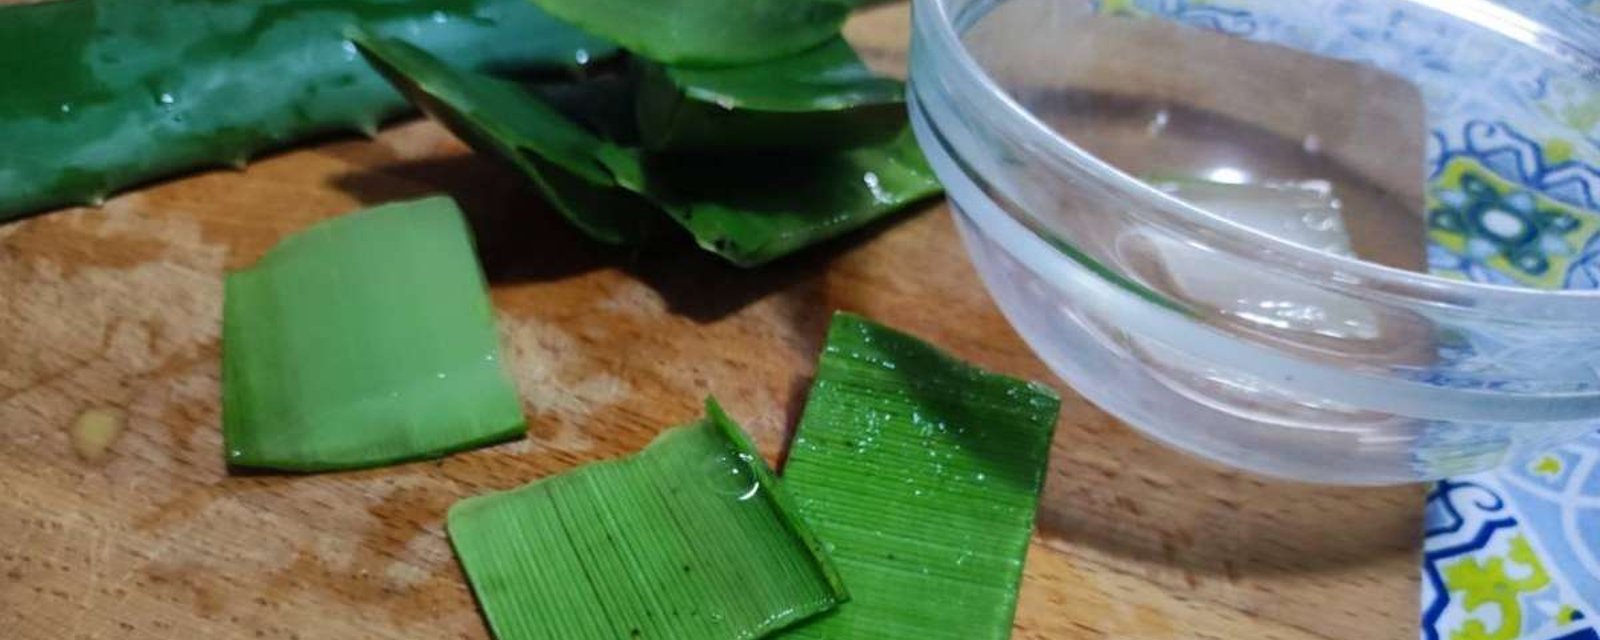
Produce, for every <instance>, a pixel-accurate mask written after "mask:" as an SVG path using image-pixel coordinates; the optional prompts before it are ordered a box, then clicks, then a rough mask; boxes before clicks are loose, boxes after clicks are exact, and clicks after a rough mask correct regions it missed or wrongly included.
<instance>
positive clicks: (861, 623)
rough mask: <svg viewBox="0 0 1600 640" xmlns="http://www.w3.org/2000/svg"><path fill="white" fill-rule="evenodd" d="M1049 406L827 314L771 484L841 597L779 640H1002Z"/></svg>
mask: <svg viewBox="0 0 1600 640" xmlns="http://www.w3.org/2000/svg"><path fill="white" fill-rule="evenodd" d="M1060 406H1061V402H1060V400H1059V399H1058V398H1057V397H1056V395H1055V394H1054V393H1053V392H1051V391H1050V390H1049V389H1046V388H1044V387H1042V386H1039V385H1036V384H1032V383H1028V382H1025V381H1022V380H1017V379H1013V378H1008V377H1005V376H1000V375H995V374H992V373H987V372H984V371H982V370H979V369H977V368H974V367H972V366H970V365H967V364H965V363H962V362H960V361H958V360H956V359H954V358H951V357H950V356H948V355H945V354H944V353H941V352H940V351H939V350H937V349H935V348H934V347H932V346H929V345H928V344H926V343H924V342H922V341H920V340H917V339H916V338H913V337H911V336H908V335H906V334H903V333H900V332H897V331H894V330H892V329H888V328H885V327H883V326H880V325H877V324H874V323H872V322H869V321H867V320H864V319H862V318H860V317H857V316H853V315H849V314H838V315H836V316H834V319H833V324H832V327H831V328H830V329H829V330H828V340H827V345H826V347H824V350H823V353H822V359H821V362H820V363H819V365H818V370H817V377H816V383H815V384H814V385H813V386H812V388H811V396H810V398H809V399H808V400H807V401H806V407H805V412H804V414H803V415H802V417H801V420H800V426H799V429H798V431H797V433H796V435H795V440H794V444H793V448H792V449H791V450H790V453H789V462H788V464H787V465H786V466H785V467H784V473H783V482H784V488H785V489H787V490H788V491H789V492H790V494H791V495H793V496H794V498H795V501H796V503H797V504H798V506H799V509H800V515H801V516H802V517H803V518H804V519H805V520H806V522H807V523H809V524H810V525H811V526H812V527H813V528H814V529H815V530H816V532H817V535H818V537H820V538H821V539H822V540H824V541H826V543H827V549H828V552H829V555H831V556H832V557H833V559H834V562H835V564H837V566H838V567H839V574H840V575H841V576H843V577H844V580H845V584H848V585H849V586H850V593H851V596H852V598H851V601H850V602H849V603H847V604H845V605H842V606H840V607H839V609H838V611H837V612H835V613H833V614H830V615H828V616H824V617H821V618H818V619H817V620H816V621H814V622H811V623H808V624H806V625H803V626H800V627H796V628H795V629H793V630H792V631H790V632H788V633H787V634H784V635H782V636H781V637H784V638H826V639H830V640H846V639H856V638H861V639H867V638H871V639H873V640H894V639H897V638H905V639H907V640H911V639H915V640H929V639H938V638H951V639H960V640H981V639H984V638H996V639H999V638H1009V637H1011V619H1012V615H1013V613H1014V612H1015V609H1016V593H1017V587H1018V585H1019V583H1020V581H1021V578H1022V562H1023V556H1024V555H1025V554H1026V552H1027V547H1028V538H1029V535H1030V533H1031V532H1032V530H1033V518H1034V511H1035V509H1036V507H1037V504H1038V495H1039V490H1040V487H1041V486H1042V484H1043V482H1044V475H1045V468H1046V465H1047V464H1048V460H1049V454H1050V439H1051V435H1052V433H1053V432H1054V431H1055V424H1056V418H1057V414H1058V412H1059V410H1060Z"/></svg>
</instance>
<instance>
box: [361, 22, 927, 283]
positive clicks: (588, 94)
mask: <svg viewBox="0 0 1600 640" xmlns="http://www.w3.org/2000/svg"><path fill="white" fill-rule="evenodd" d="M537 4H539V5H540V6H541V7H542V8H543V9H544V10H546V11H548V12H550V13H551V14H552V15H555V16H557V17H558V18H563V19H567V20H570V21H571V22H572V23H573V24H574V25H576V26H577V27H581V28H583V29H585V30H588V31H590V32H591V33H592V35H594V36H596V37H602V38H606V39H610V40H614V41H616V42H619V43H621V46H622V47H623V48H625V49H626V50H627V51H628V52H629V55H628V56H627V60H626V61H625V62H626V64H619V65H617V66H619V67H625V68H626V70H625V71H624V72H621V73H618V74H614V75H601V76H599V77H594V78H590V79H588V80H586V81H582V82H578V83H567V84H564V85H559V86H552V85H549V84H545V85H527V84H519V83H517V82H513V81H511V80H507V79H503V78H499V77H496V76H493V75H490V74H487V73H481V72H474V71H472V70H470V69H466V68H462V67H459V66H455V65H452V64H450V63H449V62H448V61H446V60H443V59H441V58H439V57H438V56H435V55H433V54H430V53H429V52H428V51H426V50H425V49H423V48H421V47H418V46H415V45H413V44H411V43H408V42H405V41H404V40H401V39H397V38H387V37H383V36H382V35H378V34H362V35H359V36H357V37H356V38H355V42H356V44H357V45H358V46H359V47H360V48H361V51H362V52H363V53H365V54H366V56H367V57H368V58H369V59H370V60H371V61H372V63H373V64H374V66H376V67H377V68H378V69H379V70H381V71H382V72H383V74H384V76H385V77H387V78H388V79H389V80H390V82H392V83H393V84H394V85H395V86H396V87H397V88H398V89H400V91H401V93H403V94H405V95H406V96H407V97H408V98H409V99H410V100H411V101H412V102H413V103H415V104H417V105H418V106H420V107H421V108H422V109H423V110H424V111H426V112H427V113H429V114H431V115H432V116H433V117H435V118H436V119H438V120H439V121H440V122H442V123H444V124H445V125H446V126H448V127H450V128H451V129H452V130H453V131H455V132H456V133H457V134H458V135H459V136H461V137H462V138H463V139H464V140H465V141H467V142H468V143H469V144H471V145H472V146H473V147H475V148H477V149H478V150H479V151H481V152H483V153H485V154H488V155H490V156H493V157H495V158H498V159H500V160H501V161H503V162H504V163H506V164H508V165H510V166H512V167H514V168H515V169H516V170H518V171H519V172H521V173H522V174H524V175H525V176H527V178H528V180H529V181H531V182H532V183H533V184H535V185H537V186H538V187H539V189H540V190H541V191H542V192H543V193H544V194H545V196H546V198H547V199H548V200H549V201H550V202H551V203H552V204H553V205H554V206H555V208H556V209H557V210H558V211H559V212H560V213H561V214H562V215H564V216H566V217H567V219H568V220H570V221H571V222H572V223H573V224H574V225H575V226H577V227H578V228H579V229H581V230H583V231H584V232H586V233H588V234H589V235H590V236H592V237H594V238H595V239H597V240H600V241H602V242H607V243H613V244H626V243H638V242H643V241H647V240H649V239H650V238H652V237H653V236H658V235H662V234H663V233H664V231H665V229H664V228H663V227H664V226H665V225H666V224H667V223H669V221H670V222H675V223H676V224H677V225H678V226H680V227H681V228H682V229H684V230H686V231H687V232H688V233H689V235H691V236H692V237H693V238H694V240H695V241H696V242H697V243H698V244H699V245H700V246H701V247H702V248H704V249H706V250H707V251H711V252H713V253H716V254H718V255H720V256H722V257H723V258H726V259H727V260H728V261H730V262H732V263H734V264H737V265H740V266H753V265H758V264H761V263H765V262H768V261H770V260H773V259H776V258H779V257H782V256H784V255H787V254H789V253H792V252H794V251H796V250H798V249H801V248H804V247H807V246H810V245H812V244H815V243H818V242H821V241H823V240H827V239H829V238H832V237H835V236H838V235H840V234H843V233H845V232H848V231H850V230H853V229H856V228H859V227H861V226H863V225H866V224H868V223H870V222H872V221H874V220H877V219H879V218H882V217H884V216H886V215H888V214H890V213H893V212H895V211H898V210H901V209H903V208H905V207H906V206H907V205H909V204H911V203H914V202H916V201H918V200H921V199H923V198H926V197H928V196H930V195H933V194H936V193H938V192H939V185H938V183H937V182H936V181H935V180H934V178H933V175H932V172H931V171H930V170H929V168H928V166H927V164H926V162H925V161H924V159H923V158H922V155H921V153H920V151H918V149H917V146H916V143H915V141H914V140H913V139H912V137H911V135H910V133H909V131H908V127H907V123H906V115H905V106H904V89H903V87H902V85H901V84H900V83H899V82H898V81H895V80H892V79H888V78H883V77H878V76H876V75H874V74H873V73H872V72H871V71H869V70H868V69H867V68H866V66H865V65H863V64H862V62H861V60H860V58H859V57H857V55H856V53H855V51H854V50H852V49H851V48H850V46H849V45H848V44H847V43H845V41H844V40H843V39H841V38H840V36H839V26H840V23H841V21H842V20H843V19H844V17H845V16H846V15H847V14H848V11H849V8H850V6H851V5H850V4H849V3H839V2H824V1H819V0H762V1H747V0H739V1H733V2H717V1H706V0H697V1H691V2H684V1H676V2H632V1H604V2H596V1H593V0H583V1H567V0H539V2H537Z"/></svg>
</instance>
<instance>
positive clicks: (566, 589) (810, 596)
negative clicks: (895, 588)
mask: <svg viewBox="0 0 1600 640" xmlns="http://www.w3.org/2000/svg"><path fill="white" fill-rule="evenodd" d="M706 413H707V415H706V418H705V419H703V420H701V421H700V422H698V423H696V424H693V425H689V426H684V427H679V428H676V429H672V430H670V431H667V432H665V433H663V434H662V435H661V436H660V437H658V438H657V439H656V441H655V442H654V443H651V445H650V446H649V447H647V448H646V449H645V450H644V451H643V452H641V453H639V454H637V455H634V456H632V457H630V458H625V459H621V460H612V461H607V462H599V463H595V464H591V465H588V466H585V467H582V468H580V469H577V470H574V471H570V472H567V473H564V474H561V475H558V476H555V477H551V478H546V479H544V480H540V481H538V482H535V483H533V484H530V485H527V486H524V487H522V488H519V489H515V490H512V491H506V492H502V493H496V494H490V495H486V496H480V497H476V498H470V499H467V500H464V501H462V502H460V503H458V504H457V505H455V506H454V507H452V508H451V509H450V514H449V518H448V527H449V531H450V541H451V543H452V544H453V545H454V546H455V550H456V554H457V555H458V556H459V557H460V558H461V565H462V567H463V568H464V569H465V570H466V573H467V578H468V580H469V581H470V582H471V583H472V589H473V592H474V593H476V594H477V597H478V602H479V603H480V604H481V605H482V606H483V611H484V614H485V615H486V616H487V617H488V619H489V626H490V627H491V628H492V629H493V630H494V635H495V637H496V638H498V639H499V640H533V639H543V638H561V639H562V640H584V639H585V638H596V639H600V638H603V639H606V640H611V639H613V638H694V639H696V640H718V639H721V638H760V637H763V636H766V635H767V634H769V633H771V632H772V631H774V630H777V629H781V628H783V627H786V626H788V625H791V624H793V623H795V622H798V621H801V620H804V619H806V618H809V617H811V616H814V615H816V614H818V613H821V612H824V611H828V610H830V609H832V608H834V607H835V606H836V605H837V603H839V602H841V601H843V600H845V599H846V594H845V591H844V587H843V585H842V584H841V583H840V581H839V577H838V575H837V573H836V572H835V571H834V569H833V566H832V564H831V563H830V562H829V560H828V558H827V555H826V554H825V553H823V551H822V550H821V545H820V544H819V543H818V542H817V540H816V538H815V537H814V536H813V535H812V534H811V532H810V530H809V529H808V528H807V526H806V524H805V523H804V522H802V521H800V520H799V519H798V518H796V517H795V516H794V515H793V513H794V510H793V508H792V507H791V505H790V504H789V498H788V497H787V496H786V495H785V494H784V492H783V489H782V488H781V487H779V486H778V483H777V482H776V480H775V479H774V478H773V476H772V472H771V470H769V469H768V468H767V466H766V463H765V462H763V461H762V460H761V457H760V455H759V454H757V453H756V450H755V448H754V447H752V446H751V444H750V441H749V440H748V439H746V437H745V436H744V434H743V432H741V431H740V430H739V427H738V425H735V424H734V423H733V421H731V420H729V419H728V417H727V416H726V415H724V414H723V413H722V410H721V409H720V408H718V407H717V405H716V403H715V401H711V400H708V401H707V402H706Z"/></svg>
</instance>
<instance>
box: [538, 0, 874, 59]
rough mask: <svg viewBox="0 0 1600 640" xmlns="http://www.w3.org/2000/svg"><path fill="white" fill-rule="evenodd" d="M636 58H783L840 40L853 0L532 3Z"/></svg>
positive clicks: (579, 0)
mask: <svg viewBox="0 0 1600 640" xmlns="http://www.w3.org/2000/svg"><path fill="white" fill-rule="evenodd" d="M533 3H534V4H536V5H539V6H540V7H541V8H543V9H544V10H545V11H549V12H550V13H551V14H552V15H555V16H557V17H560V18H562V19H564V20H567V21H569V22H571V23H572V24H574V25H577V26H578V27H580V28H582V29H584V30H585V31H588V32H590V33H593V34H595V35H597V36H600V37H602V38H605V39H607V40H611V41H614V42H616V43H618V44H620V45H622V47H623V48H624V49H627V50H628V51H631V52H633V53H635V54H638V55H640V56H643V57H645V58H649V59H651V60H655V61H657V62H664V63H668V64H686V65H705V66H718V65H734V64H745V63H750V62H760V61H763V60H771V59H774V58H781V57H783V56H786V55H789V54H792V53H798V52H800V51H804V50H806V49H809V48H811V47H814V46H816V45H818V44H821V43H822V42H823V41H826V40H828V39H829V38H832V37H835V36H837V35H838V34H839V29H840V27H841V26H843V24H844V20H845V18H847V17H849V15H850V10H851V9H853V8H855V5H856V3H855V2H853V1H852V0H533Z"/></svg>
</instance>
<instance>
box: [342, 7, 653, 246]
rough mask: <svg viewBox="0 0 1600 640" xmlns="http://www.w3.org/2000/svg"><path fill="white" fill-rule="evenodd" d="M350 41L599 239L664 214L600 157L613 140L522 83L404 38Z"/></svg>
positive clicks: (618, 238)
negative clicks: (447, 59) (460, 64)
mask: <svg viewBox="0 0 1600 640" xmlns="http://www.w3.org/2000/svg"><path fill="white" fill-rule="evenodd" d="M354 42H355V43H356V45H357V46H358V47H359V49H360V50H361V51H362V52H363V53H364V54H365V55H366V57H367V58H368V59H369V60H370V61H371V62H372V64H373V65H374V66H375V67H377V68H378V69H379V71H381V72H382V74H383V76H384V77H385V78H387V79H388V80H389V81H390V82H391V83H392V84H393V85H394V86H395V87H396V88H398V89H399V90H400V92H401V93H402V94H404V95H405V96H406V97H407V98H409V99H410V100H411V101H412V102H413V103H415V104H416V105H417V106H418V107H420V108H421V109H422V110H423V111H425V112H427V113H428V115H430V116H432V117H433V118H434V119H436V120H438V121H440V122H441V123H443V124H444V125H445V126H447V127H449V128H450V130H451V131H453V132H455V134H456V135H458V136H460V137H461V139H462V140H464V141H466V142H467V144H469V145H471V146H472V147H473V148H474V149H477V150H478V151H480V152H483V153H485V154H488V155H490V156H491V157H494V158H498V159H499V160H501V161H503V162H505V163H507V164H509V165H511V166H512V167H513V168H515V169H517V170H518V171H520V172H521V173H523V174H524V175H526V176H527V177H528V179H529V180H531V181H532V182H533V183H534V184H535V185H537V186H538V187H539V189H540V190H541V191H543V192H544V194H545V196H546V197H547V198H548V199H549V200H550V202H551V203H552V204H554V205H555V206H556V209H557V210H558V211H560V212H561V213H562V214H563V215H564V216H566V218H567V219H568V220H569V221H570V222H572V224H573V225H575V226H577V227H578V228H579V229H581V230H583V231H584V232H585V233H587V234H589V235H590V236H591V237H593V238H595V239H596V240H600V241H601V242H606V243H610V244H624V243H634V242H639V241H642V240H644V239H645V238H647V237H649V236H650V235H652V234H653V233H654V231H653V230H654V229H655V228H656V227H657V226H659V225H660V224H661V222H662V221H661V214H660V212H659V210H658V209H656V208H655V207H654V206H652V205H651V204H650V203H649V202H648V201H646V200H644V199H643V198H640V197H639V196H638V195H636V194H634V193H633V192H631V191H629V190H627V189H623V188H621V187H619V186H617V185H616V183H615V181H614V180H613V179H612V177H611V173H610V171H609V170H608V169H607V168H606V166H605V165H604V164H602V163H601V162H600V161H599V160H597V158H598V157H599V156H600V155H602V154H603V153H604V152H603V151H602V148H606V147H610V146H611V145H610V143H608V142H606V141H604V140H601V139H600V138H598V137H596V136H595V135H593V134H591V133H589V132H588V131H585V130H584V129H583V128H582V127H579V126H577V125H575V124H573V123H572V121H570V120H568V119H567V118H566V117H565V116H563V115H562V114H561V113H560V112H558V111H556V110H555V109H553V108H551V107H550V106H549V105H547V104H546V103H545V102H544V101H542V100H540V99H538V98H536V97H534V96H533V95H531V94H530V93H529V90H528V89H525V88H524V87H522V86H521V85H518V84H516V83H513V82H509V81H506V80H501V79H499V78H495V77H492V76H489V75H486V74H481V73H473V72H467V71H460V70H457V69H455V68H452V67H451V66H449V65H446V64H445V63H444V62H443V61H442V60H440V59H439V58H437V57H435V56H434V55H432V54H430V53H428V52H427V51H423V50H422V49H420V48H418V47H416V46H413V45H411V44H409V43H407V42H404V41H401V40H396V39H392V38H382V37H376V36H372V35H370V34H356V35H355V36H354Z"/></svg>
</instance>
